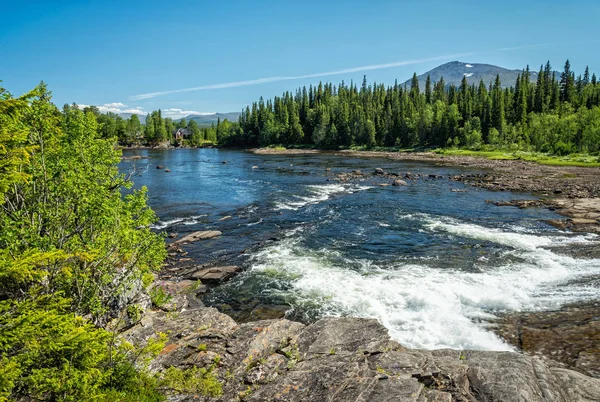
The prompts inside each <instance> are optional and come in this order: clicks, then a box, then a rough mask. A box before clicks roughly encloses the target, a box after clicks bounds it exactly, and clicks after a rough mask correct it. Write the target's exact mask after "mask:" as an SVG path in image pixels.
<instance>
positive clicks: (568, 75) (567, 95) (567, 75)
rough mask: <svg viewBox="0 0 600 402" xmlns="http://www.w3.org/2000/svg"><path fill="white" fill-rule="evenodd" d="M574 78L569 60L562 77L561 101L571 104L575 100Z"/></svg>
mask: <svg viewBox="0 0 600 402" xmlns="http://www.w3.org/2000/svg"><path fill="white" fill-rule="evenodd" d="M573 92H574V78H573V72H572V71H571V63H570V62H569V60H568V59H567V61H566V62H565V67H564V70H563V72H562V73H561V75H560V101H561V102H571V101H572V100H573Z"/></svg>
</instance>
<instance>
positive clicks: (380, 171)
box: [375, 168, 385, 174]
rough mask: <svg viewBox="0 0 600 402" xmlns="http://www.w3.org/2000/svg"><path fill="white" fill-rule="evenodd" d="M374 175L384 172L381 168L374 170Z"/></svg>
mask: <svg viewBox="0 0 600 402" xmlns="http://www.w3.org/2000/svg"><path fill="white" fill-rule="evenodd" d="M375 174H385V171H384V170H383V169H382V168H375Z"/></svg>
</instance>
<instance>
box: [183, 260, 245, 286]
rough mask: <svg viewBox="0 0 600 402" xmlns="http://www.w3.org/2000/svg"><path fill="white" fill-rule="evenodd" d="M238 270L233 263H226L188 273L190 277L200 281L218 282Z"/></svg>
mask: <svg viewBox="0 0 600 402" xmlns="http://www.w3.org/2000/svg"><path fill="white" fill-rule="evenodd" d="M239 270H240V268H239V267H237V266H235V265H227V266H222V267H212V268H202V269H200V270H198V271H196V272H194V273H192V274H191V275H190V277H191V278H192V279H200V281H202V282H204V283H209V284H218V283H220V282H223V281H224V280H226V279H229V278H231V277H232V276H233V275H235V273H236V272H238V271H239Z"/></svg>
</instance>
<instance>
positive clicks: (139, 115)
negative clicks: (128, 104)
mask: <svg viewBox="0 0 600 402" xmlns="http://www.w3.org/2000/svg"><path fill="white" fill-rule="evenodd" d="M134 114H137V117H138V119H140V121H141V122H142V123H144V122H145V121H146V115H145V114H140V113H119V116H121V117H122V118H124V119H129V118H131V116H133V115H134Z"/></svg>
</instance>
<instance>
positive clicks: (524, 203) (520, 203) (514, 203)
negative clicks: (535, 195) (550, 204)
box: [492, 200, 545, 209]
mask: <svg viewBox="0 0 600 402" xmlns="http://www.w3.org/2000/svg"><path fill="white" fill-rule="evenodd" d="M492 204H494V205H496V206H499V207H518V208H520V209H525V208H536V207H542V206H544V205H545V204H544V202H543V201H540V200H510V201H497V202H492Z"/></svg>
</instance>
